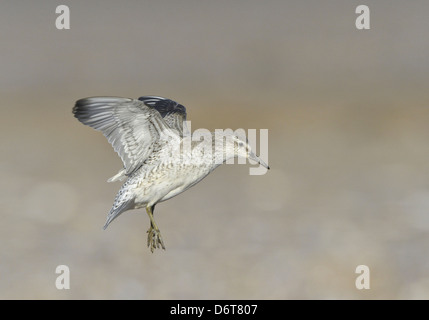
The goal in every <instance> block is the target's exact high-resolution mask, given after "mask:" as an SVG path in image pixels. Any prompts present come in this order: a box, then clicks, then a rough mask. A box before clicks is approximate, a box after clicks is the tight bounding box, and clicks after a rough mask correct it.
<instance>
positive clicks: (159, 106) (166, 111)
mask: <svg viewBox="0 0 429 320" xmlns="http://www.w3.org/2000/svg"><path fill="white" fill-rule="evenodd" d="M139 100H140V101H143V103H144V104H145V105H146V106H148V107H152V108H155V109H156V110H158V112H159V113H160V114H161V116H162V118H163V119H164V121H165V122H166V123H167V125H168V126H169V127H170V128H171V129H173V130H176V132H177V133H178V134H179V136H181V137H183V136H186V135H189V134H190V133H189V130H188V128H187V126H186V108H185V107H184V106H183V105H181V104H179V103H177V102H176V101H173V100H170V99H167V98H162V97H157V96H144V97H140V98H139Z"/></svg>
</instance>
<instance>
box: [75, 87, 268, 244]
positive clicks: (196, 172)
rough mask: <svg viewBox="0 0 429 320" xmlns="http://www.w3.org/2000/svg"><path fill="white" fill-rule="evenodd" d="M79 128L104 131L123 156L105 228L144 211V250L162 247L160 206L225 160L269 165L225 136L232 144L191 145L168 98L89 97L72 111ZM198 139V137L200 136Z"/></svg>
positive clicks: (208, 140)
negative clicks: (130, 212)
mask: <svg viewBox="0 0 429 320" xmlns="http://www.w3.org/2000/svg"><path fill="white" fill-rule="evenodd" d="M73 113H74V115H75V117H76V118H77V119H78V120H79V121H80V122H82V123H83V124H86V125H89V126H91V127H93V128H94V129H96V130H99V131H101V132H103V134H104V135H105V136H106V138H107V139H108V141H109V142H110V143H111V144H112V146H113V148H114V149H115V151H116V152H117V153H118V154H119V156H120V157H121V159H122V161H123V163H124V168H123V169H121V170H120V171H119V172H118V173H117V174H116V175H115V176H113V177H112V178H110V179H109V180H108V181H118V180H119V181H120V180H124V179H126V180H125V182H124V183H123V185H122V187H121V188H120V190H119V192H118V193H117V195H116V198H115V201H114V203H113V206H112V208H111V210H110V212H109V214H108V216H107V221H106V224H105V225H104V229H106V228H107V226H108V225H109V224H110V223H111V222H112V221H113V220H114V219H115V218H117V217H118V216H119V215H120V214H121V213H122V212H124V211H127V210H130V209H138V208H143V207H145V208H146V211H147V213H148V215H149V218H150V220H151V225H150V228H149V230H148V246H149V247H150V249H151V251H152V252H153V250H154V249H156V248H160V247H162V248H163V249H165V246H164V243H163V240H162V238H161V233H160V232H159V229H158V227H157V226H156V223H155V220H154V219H153V210H154V208H155V205H156V204H157V203H159V202H162V201H165V200H168V199H170V198H172V197H174V196H176V195H178V194H180V193H182V192H183V191H185V190H187V189H188V188H190V187H192V186H193V185H195V184H196V183H198V182H199V181H201V180H202V179H203V178H204V177H206V176H207V175H208V174H209V173H210V172H211V171H213V170H214V169H215V168H216V167H218V166H219V165H220V164H221V163H222V162H219V161H217V159H219V158H218V157H221V158H222V159H223V161H226V160H228V159H230V158H233V157H237V156H242V157H247V158H251V159H253V160H255V161H257V162H259V163H261V164H262V165H264V166H266V167H268V166H267V165H266V164H265V163H264V162H263V161H262V160H261V159H259V158H258V157H257V156H256V155H255V154H254V153H253V152H252V151H251V149H250V146H249V144H248V143H247V142H246V141H244V140H242V139H240V138H239V137H237V136H235V135H234V134H232V133H231V134H229V136H230V137H229V138H230V139H231V140H230V143H226V145H225V147H224V148H222V149H221V150H216V149H215V148H214V146H215V145H216V139H222V141H221V145H223V142H224V141H223V139H224V137H223V136H221V137H217V136H216V135H215V134H209V135H206V136H203V139H202V140H201V139H200V140H198V141H193V139H192V136H191V134H190V133H189V131H188V129H187V127H186V122H185V120H186V109H185V107H184V106H182V105H180V104H178V103H177V102H174V101H172V100H170V99H166V98H162V97H157V96H144V97H140V98H139V99H138V100H135V99H128V98H119V97H92V98H85V99H81V100H78V101H77V102H76V104H75V106H74V108H73ZM200 138H201V137H200Z"/></svg>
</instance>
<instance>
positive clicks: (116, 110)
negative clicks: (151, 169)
mask: <svg viewBox="0 0 429 320" xmlns="http://www.w3.org/2000/svg"><path fill="white" fill-rule="evenodd" d="M73 114H74V116H75V117H76V118H77V119H78V120H79V121H80V122H82V123H83V124H86V125H88V126H90V127H92V128H94V129H96V130H99V131H101V132H102V133H103V134H104V135H105V136H106V138H107V140H108V141H109V142H110V143H111V144H112V146H113V149H114V150H115V151H116V152H117V153H118V154H119V156H120V157H121V159H122V161H123V163H124V170H125V172H124V173H125V174H126V175H130V174H131V173H133V172H134V171H135V170H137V169H138V168H139V167H140V166H141V165H142V164H143V162H144V161H145V160H146V159H147V158H148V156H149V155H150V154H151V153H152V151H153V148H154V144H155V143H156V142H157V141H158V139H159V138H160V136H161V135H162V134H163V133H166V134H171V133H172V132H171V130H170V128H169V126H168V125H167V124H166V122H165V121H164V120H163V118H162V116H161V114H160V112H159V111H157V109H156V108H154V106H151V105H150V104H146V103H144V102H143V101H140V100H135V99H128V98H120V97H91V98H85V99H80V100H78V101H77V102H76V104H75V106H74V108H73Z"/></svg>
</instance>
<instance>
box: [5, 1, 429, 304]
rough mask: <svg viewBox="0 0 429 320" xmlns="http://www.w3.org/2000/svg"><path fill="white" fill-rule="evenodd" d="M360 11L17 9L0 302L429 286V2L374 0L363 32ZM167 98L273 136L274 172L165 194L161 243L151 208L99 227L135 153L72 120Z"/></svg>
mask: <svg viewBox="0 0 429 320" xmlns="http://www.w3.org/2000/svg"><path fill="white" fill-rule="evenodd" d="M392 2H393V3H394V4H393V5H392ZM64 4H67V3H64ZM358 4H360V3H355V2H347V3H344V1H324V2H323V5H322V4H321V3H319V2H318V1H305V3H302V1H288V2H286V1H263V2H262V1H233V2H231V1H216V2H214V1H210V2H209V1H207V2H201V1H180V4H179V2H173V1H156V2H155V1H154V2H141V3H140V2H138V3H137V2H133V1H129V2H125V4H122V3H121V5H120V6H118V5H117V4H115V2H114V1H91V2H90V3H87V2H85V1H73V3H70V4H69V6H70V11H71V29H70V30H62V31H60V30H57V29H56V28H55V18H56V15H55V7H56V5H57V3H56V2H55V1H44V2H43V5H42V4H35V3H34V2H31V1H20V3H19V4H18V3H16V2H13V1H6V2H2V4H1V5H0V37H1V39H2V46H1V51H0V55H1V59H0V69H1V70H2V72H1V73H0V94H1V102H0V106H1V110H2V117H1V118H0V150H1V159H0V170H1V182H0V186H1V190H0V191H1V192H0V207H1V218H2V221H1V223H0V298H3V299H297V298H303V299H376V298H377V299H379V298H387V299H399V298H404V299H415V298H420V299H427V298H429V167H428V160H429V144H428V141H429V126H428V124H429V105H428V101H429V93H428V90H427V88H428V87H429V60H428V58H427V52H428V50H429V38H428V37H427V31H428V30H429V22H428V19H427V12H428V10H429V5H428V3H427V2H426V1H413V2H412V4H410V3H404V2H402V1H377V3H376V4H375V3H374V4H371V5H370V9H371V29H370V30H365V31H359V30H357V29H356V28H355V24H354V20H355V19H356V17H357V15H356V14H355V12H354V10H355V7H356V6H357V5H358ZM151 94H152V95H161V96H166V97H169V98H172V99H175V100H177V101H179V102H180V103H182V104H184V105H185V106H186V107H187V111H188V119H189V120H191V121H192V129H193V130H195V129H197V128H208V129H210V130H214V129H216V128H232V129H237V128H244V129H258V130H259V129H268V130H269V159H268V162H269V164H270V166H271V168H272V169H271V170H270V171H269V172H268V173H267V174H265V175H261V176H252V175H249V168H250V165H249V164H247V165H238V164H237V165H224V166H221V167H220V168H219V169H217V170H216V171H214V172H213V173H212V174H211V175H210V176H208V177H207V178H206V179H205V180H203V181H202V182H201V183H199V184H198V185H197V186H195V187H193V188H192V189H190V190H188V191H187V192H185V193H183V194H181V195H180V196H178V197H175V198H173V199H171V200H169V201H167V202H164V203H161V204H159V205H158V206H157V208H156V220H157V223H158V225H159V226H160V229H161V230H162V234H163V238H164V241H165V243H166V246H167V250H166V251H158V252H155V253H153V254H151V253H150V251H149V250H148V248H147V247H146V230H147V228H148V226H149V220H148V218H147V215H146V213H145V212H144V210H134V211H130V212H127V213H124V214H123V215H122V216H121V217H120V218H119V219H117V220H116V221H115V222H114V223H112V225H111V226H110V227H109V228H108V229H107V230H106V231H103V230H102V226H103V224H104V222H105V218H106V214H107V212H108V211H109V209H110V206H111V204H112V202H113V199H114V196H115V194H116V192H117V190H118V189H119V187H120V183H112V184H108V183H106V180H107V178H109V177H110V176H112V175H113V174H115V173H116V172H117V170H118V169H119V168H120V167H121V165H122V163H121V161H120V159H119V157H117V155H116V154H115V152H114V151H113V149H112V148H111V146H110V145H109V144H108V142H107V141H106V139H105V138H104V137H103V136H102V134H100V133H99V132H96V131H94V130H92V129H90V128H89V127H86V126H83V125H82V124H80V123H79V122H78V121H77V120H76V119H74V118H73V116H72V113H71V110H72V107H73V104H74V102H75V101H76V100H77V99H79V98H83V97H87V96H94V95H117V96H127V97H139V96H141V95H151ZM58 265H67V266H68V267H69V269H70V290H57V288H56V286H55V280H56V278H57V276H58V274H55V269H56V267H57V266H58ZM358 265H366V266H368V267H369V269H370V289H369V290H357V289H356V287H355V280H356V277H357V276H358V274H356V273H355V269H356V267H357V266H358Z"/></svg>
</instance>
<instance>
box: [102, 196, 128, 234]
mask: <svg viewBox="0 0 429 320" xmlns="http://www.w3.org/2000/svg"><path fill="white" fill-rule="evenodd" d="M133 207H134V199H131V200H129V201H125V202H122V203H121V204H117V203H116V201H115V203H114V204H113V207H112V209H110V212H109V214H108V215H107V220H106V223H105V224H104V227H103V229H104V230H106V228H107V227H108V226H109V224H110V223H111V222H112V221H113V220H115V219H116V218H117V217H119V215H120V214H121V213H122V212H124V211H127V210H129V209H132V208H133Z"/></svg>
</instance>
